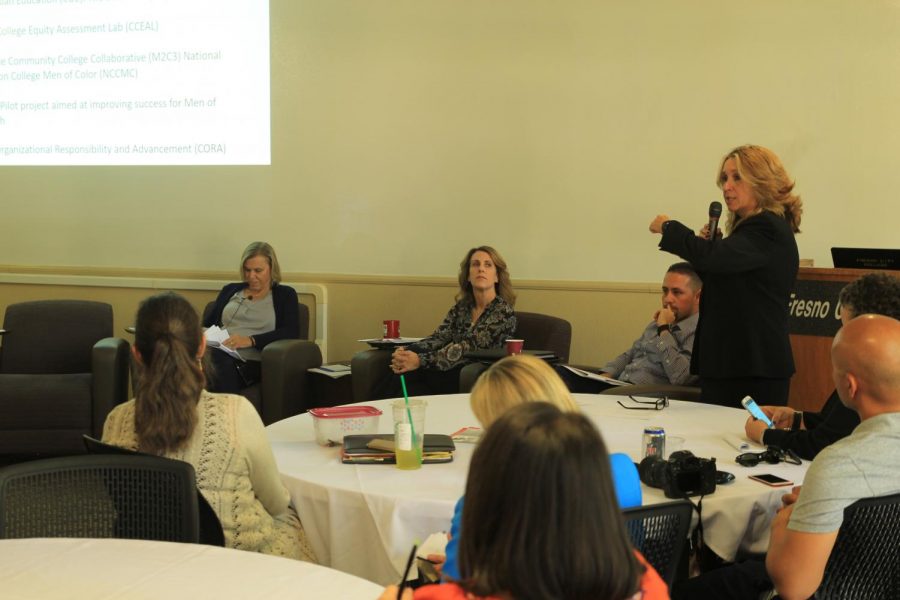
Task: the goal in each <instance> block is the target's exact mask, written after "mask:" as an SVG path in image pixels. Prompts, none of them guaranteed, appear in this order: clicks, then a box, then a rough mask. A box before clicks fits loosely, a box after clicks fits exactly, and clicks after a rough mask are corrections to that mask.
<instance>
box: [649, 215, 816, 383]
mask: <svg viewBox="0 0 900 600" xmlns="http://www.w3.org/2000/svg"><path fill="white" fill-rule="evenodd" d="M659 247H660V248H661V249H662V250H665V251H667V252H672V253H673V254H677V255H678V256H680V257H682V258H683V259H685V260H687V261H688V262H690V263H691V264H692V265H693V266H694V268H695V269H696V270H697V272H698V274H699V275H700V276H701V277H702V279H703V292H702V294H701V295H700V319H699V321H698V322H697V334H696V337H695V338H694V350H693V354H692V355H691V373H694V374H696V375H699V376H700V377H701V378H738V377H764V378H776V379H784V378H789V377H790V376H791V375H793V373H794V357H793V354H792V353H791V343H790V339H789V337H788V302H789V301H790V297H791V292H792V291H793V288H794V282H795V280H796V278H797V270H798V268H799V263H800V258H799V253H798V251H797V242H796V240H795V239H794V233H793V231H791V227H790V225H789V224H788V222H787V221H786V220H785V219H783V218H781V217H779V216H778V215H776V214H774V213H771V212H769V211H763V212H761V213H760V214H758V215H753V216H751V217H747V218H745V219H743V220H742V221H741V223H740V225H738V226H737V227H735V229H734V231H733V232H732V233H731V235H729V236H728V237H726V238H724V239H719V240H716V241H715V242H710V241H708V240H704V239H703V238H700V237H697V236H696V235H694V232H693V231H691V230H690V229H688V228H687V227H685V226H684V225H682V224H681V223H679V222H677V221H669V222H668V224H667V225H666V227H665V231H664V232H663V236H662V239H661V240H660V243H659Z"/></svg>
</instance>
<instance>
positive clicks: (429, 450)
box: [341, 433, 456, 465]
mask: <svg viewBox="0 0 900 600" xmlns="http://www.w3.org/2000/svg"><path fill="white" fill-rule="evenodd" d="M376 439H377V440H384V441H388V442H393V441H394V434H392V433H371V434H366V435H345V436H344V444H343V446H342V447H341V462H342V463H344V464H354V465H358V464H388V465H392V464H395V463H396V462H397V460H396V457H395V456H394V453H393V452H389V451H387V450H379V449H374V448H369V446H368V444H369V442H370V441H372V440H376ZM454 450H456V445H455V444H454V443H453V440H452V439H450V436H449V435H444V434H442V433H426V434H425V445H424V448H423V452H422V464H431V463H447V462H450V461H452V460H453V452H454Z"/></svg>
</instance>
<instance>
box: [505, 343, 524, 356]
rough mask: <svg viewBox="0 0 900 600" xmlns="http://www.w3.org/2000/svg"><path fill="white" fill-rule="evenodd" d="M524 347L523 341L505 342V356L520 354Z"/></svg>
mask: <svg viewBox="0 0 900 600" xmlns="http://www.w3.org/2000/svg"><path fill="white" fill-rule="evenodd" d="M524 347H525V340H506V355H507V356H512V355H513V354H522V348H524Z"/></svg>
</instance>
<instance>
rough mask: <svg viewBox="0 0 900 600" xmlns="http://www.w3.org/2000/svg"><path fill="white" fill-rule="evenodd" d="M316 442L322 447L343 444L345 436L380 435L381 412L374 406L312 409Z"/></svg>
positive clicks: (310, 411) (310, 412)
mask: <svg viewBox="0 0 900 600" xmlns="http://www.w3.org/2000/svg"><path fill="white" fill-rule="evenodd" d="M309 414H311V415H312V417H313V424H314V425H315V430H316V442H318V443H319V444H321V445H322V446H335V445H339V444H341V443H343V441H344V436H345V435H356V434H366V433H378V419H379V417H381V411H380V410H379V409H377V408H375V407H374V406H332V407H327V408H311V409H310V410H309Z"/></svg>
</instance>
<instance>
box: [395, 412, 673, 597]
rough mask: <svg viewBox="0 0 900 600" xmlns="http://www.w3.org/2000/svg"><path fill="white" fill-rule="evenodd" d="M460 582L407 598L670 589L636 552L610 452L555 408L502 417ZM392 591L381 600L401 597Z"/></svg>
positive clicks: (479, 482)
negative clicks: (619, 499)
mask: <svg viewBox="0 0 900 600" xmlns="http://www.w3.org/2000/svg"><path fill="white" fill-rule="evenodd" d="M462 530H463V533H464V535H462V537H461V541H460V548H459V562H460V574H461V576H460V579H459V580H458V581H456V582H452V583H451V582H448V583H442V584H437V585H427V586H424V587H421V588H419V589H418V590H416V592H415V595H414V594H413V592H412V591H411V590H406V591H404V593H403V595H402V599H403V600H412V599H413V598H416V599H418V600H429V599H445V598H446V599H460V600H462V599H472V600H474V599H479V598H498V599H499V598H508V599H515V600H530V599H539V598H540V599H546V598H566V599H568V600H580V599H584V600H588V599H590V600H626V599H635V600H637V599H640V598H642V599H643V600H657V599H660V598H668V597H669V594H668V590H667V588H666V584H665V582H664V581H663V580H662V579H661V578H660V576H659V575H658V574H657V573H656V571H655V570H654V569H653V567H651V566H650V565H649V564H647V562H646V561H645V560H644V558H643V557H642V556H641V555H640V553H638V552H637V551H635V549H634V548H633V547H632V545H631V542H630V538H629V536H628V533H627V531H626V529H625V523H624V520H623V517H622V513H621V511H620V510H619V506H618V504H617V502H616V496H615V490H614V488H613V482H612V477H611V473H610V463H609V454H608V453H607V450H606V445H605V444H604V443H603V439H602V438H601V437H600V433H599V432H598V431H597V429H596V428H595V427H594V425H593V423H591V422H590V420H588V419H587V418H586V417H584V416H583V415H580V414H578V413H571V412H563V411H561V410H560V409H559V408H557V407H556V406H554V405H552V404H549V403H546V402H526V403H524V404H521V405H519V406H516V407H513V408H511V409H510V410H508V411H507V412H505V413H504V414H503V415H502V416H500V417H499V418H498V419H497V420H496V421H494V423H492V424H491V426H490V427H489V428H488V429H487V431H486V432H485V434H484V437H483V438H482V440H481V443H479V444H478V446H477V447H476V449H475V453H474V454H473V456H472V462H471V465H470V467H469V475H468V479H467V482H466V504H465V507H464V509H463V522H462ZM397 591H398V590H397V587H396V586H389V587H388V588H387V589H386V590H385V591H384V593H383V594H382V596H381V599H382V600H394V599H395V598H397Z"/></svg>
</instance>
